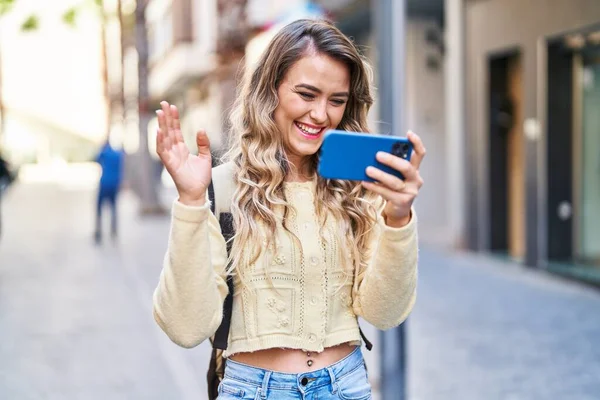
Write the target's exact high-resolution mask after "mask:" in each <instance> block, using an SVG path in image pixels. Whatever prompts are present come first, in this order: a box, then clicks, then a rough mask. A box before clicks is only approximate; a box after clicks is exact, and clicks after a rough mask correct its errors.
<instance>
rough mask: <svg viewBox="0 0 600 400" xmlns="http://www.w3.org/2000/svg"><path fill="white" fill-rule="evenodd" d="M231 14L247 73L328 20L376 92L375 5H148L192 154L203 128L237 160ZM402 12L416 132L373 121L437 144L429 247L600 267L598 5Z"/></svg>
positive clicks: (357, 0)
mask: <svg viewBox="0 0 600 400" xmlns="http://www.w3.org/2000/svg"><path fill="white" fill-rule="evenodd" d="M224 3H231V4H233V5H234V6H235V5H238V6H240V7H243V9H244V13H243V14H244V15H243V16H241V17H240V16H239V15H238V16H237V17H238V21H243V28H242V29H243V32H244V33H245V34H246V43H245V50H244V54H243V56H244V57H245V58H243V60H244V62H243V63H242V65H243V66H245V68H246V69H250V68H251V66H252V65H253V63H254V62H256V59H257V57H258V56H259V55H260V53H261V52H262V50H263V49H264V47H265V45H266V44H267V43H268V40H269V39H270V38H271V37H272V36H273V35H274V33H275V32H276V31H277V30H278V28H279V27H281V26H282V25H283V24H285V23H287V22H289V21H291V20H293V19H296V18H301V17H318V16H326V17H328V18H331V19H333V20H334V21H335V22H336V24H337V25H338V26H339V27H340V28H341V29H342V30H343V31H344V32H345V33H346V34H348V35H349V36H351V37H352V38H353V40H354V41H355V42H356V43H357V44H358V45H359V47H360V48H361V49H362V51H363V53H364V55H365V56H367V58H369V59H370V60H371V62H372V64H373V66H374V72H375V75H376V76H375V83H376V82H377V65H378V58H379V56H380V55H378V54H377V45H376V41H375V40H376V34H377V27H376V26H374V24H373V8H374V7H376V6H377V0H371V1H369V0H335V1H327V0H319V1H312V2H311V1H306V0H294V1H289V2H280V1H276V0H247V1H237V0H230V1H229V2H228V1H225V0H150V1H149V4H148V9H147V20H148V25H149V27H148V28H149V40H150V48H151V54H150V91H151V96H152V98H153V99H155V100H157V101H158V100H161V99H167V100H169V101H171V102H172V103H174V104H176V105H178V106H179V107H180V109H181V111H182V121H183V127H184V129H186V131H184V136H185V137H186V140H187V141H188V143H189V144H190V147H191V148H192V147H193V144H194V140H193V136H194V134H195V130H196V129H198V128H205V129H207V130H208V133H209V136H210V138H211V142H212V143H213V150H215V151H216V152H217V153H220V152H222V151H223V150H224V149H225V148H226V143H227V142H226V140H227V139H226V132H227V120H226V118H227V114H228V111H229V107H230V106H231V101H232V100H233V97H234V94H235V85H236V76H237V77H238V78H239V77H240V76H241V75H240V74H241V73H243V72H244V67H240V68H238V67H236V68H232V67H231V65H237V63H235V62H234V63H230V67H229V69H224V68H223V62H222V60H220V59H219V57H218V53H219V51H218V50H219V49H218V43H219V38H220V35H221V36H222V33H220V30H221V28H219V26H220V24H221V23H220V22H219V21H223V20H224V16H223V14H222V13H223V11H222V10H223V7H224ZM404 4H405V5H406V15H407V25H406V38H405V40H406V47H405V49H406V69H405V71H406V77H405V82H406V87H405V93H404V97H405V101H404V105H405V109H404V114H403V115H404V117H403V125H404V129H403V130H402V132H390V127H389V125H386V124H385V123H384V122H382V121H380V120H379V118H378V101H377V96H376V103H375V106H374V107H373V110H372V112H371V114H370V122H371V129H372V130H373V131H374V132H379V133H392V134H398V135H404V133H405V131H406V130H408V129H411V130H413V131H415V132H417V133H418V134H419V135H420V136H421V137H422V138H423V140H424V141H425V143H426V144H427V150H428V154H427V162H426V163H424V164H423V166H422V171H421V173H422V175H423V177H424V179H425V181H426V186H425V187H424V188H423V191H422V193H421V195H420V196H419V199H418V201H417V205H416V206H417V210H418V212H419V221H420V230H421V238H422V240H423V242H424V243H428V244H435V245H441V246H445V247H449V248H463V249H469V250H473V251H477V252H485V253H497V254H501V255H502V256H507V257H510V258H513V259H517V260H520V261H522V262H523V263H525V264H527V265H530V266H538V267H547V266H548V265H551V264H553V263H556V262H566V263H570V264H575V263H584V264H592V265H593V264H596V265H597V264H600V151H598V148H600V143H599V141H600V133H598V132H599V131H600V129H599V128H600V122H599V118H600V117H599V115H600V113H598V112H597V111H595V110H598V105H599V104H600V97H599V96H600V94H599V93H600V89H598V88H599V87H600V75H599V74H600V72H599V71H600V69H599V68H598V65H599V64H598V63H599V61H598V59H599V56H598V55H599V54H600V51H599V50H598V48H599V46H600V37H599V36H600V33H598V31H600V2H598V1H597V0H531V1H528V2H521V1H519V0H486V1H481V0H405V2H404ZM234 10H235V9H234ZM232 15H233V17H232ZM232 18H233V19H232ZM232 20H233V21H234V20H235V12H233V13H230V14H229V17H228V18H226V19H225V22H227V21H229V23H230V25H231V21H232ZM233 26H234V28H235V24H233ZM221 39H222V38H221ZM240 59H241V58H240ZM234 61H235V60H234ZM238 61H239V60H238ZM376 94H377V93H376Z"/></svg>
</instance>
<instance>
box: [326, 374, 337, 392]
mask: <svg viewBox="0 0 600 400" xmlns="http://www.w3.org/2000/svg"><path fill="white" fill-rule="evenodd" d="M327 372H329V379H330V380H331V394H336V393H337V391H338V384H337V382H336V380H335V374H334V373H333V369H332V368H331V367H327Z"/></svg>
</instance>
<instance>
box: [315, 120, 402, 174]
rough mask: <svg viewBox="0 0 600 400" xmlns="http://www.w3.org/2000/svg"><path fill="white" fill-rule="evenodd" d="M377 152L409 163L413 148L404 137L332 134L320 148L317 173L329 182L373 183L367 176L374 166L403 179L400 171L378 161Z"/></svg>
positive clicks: (332, 131)
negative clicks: (367, 170)
mask: <svg viewBox="0 0 600 400" xmlns="http://www.w3.org/2000/svg"><path fill="white" fill-rule="evenodd" d="M378 152H386V153H390V154H393V155H395V156H396V157H400V158H403V159H405V160H407V161H409V160H410V157H411V155H412V152H413V145H412V143H411V142H410V141H409V140H408V139H407V138H405V137H398V136H384V135H376V134H369V133H364V132H347V131H339V130H330V131H328V132H326V133H325V138H324V139H323V145H322V146H321V151H320V158H319V166H318V173H319V175H321V176H322V177H324V178H328V179H345V180H353V181H367V182H374V179H372V178H371V177H369V176H368V175H367V173H366V169H367V167H369V166H373V167H376V168H378V169H380V170H382V171H384V172H387V173H389V174H392V175H395V176H397V177H398V178H400V179H404V177H403V176H402V174H401V173H400V172H399V171H397V170H395V169H393V168H391V167H389V166H387V165H384V164H382V163H380V162H379V161H377V159H376V156H377V153H378Z"/></svg>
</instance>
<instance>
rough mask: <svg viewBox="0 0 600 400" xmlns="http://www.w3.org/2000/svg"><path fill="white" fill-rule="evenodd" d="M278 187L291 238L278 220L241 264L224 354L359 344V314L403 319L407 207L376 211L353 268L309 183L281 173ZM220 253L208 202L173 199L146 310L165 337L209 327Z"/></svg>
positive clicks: (408, 295)
mask: <svg viewBox="0 0 600 400" xmlns="http://www.w3.org/2000/svg"><path fill="white" fill-rule="evenodd" d="M232 176H233V174H232V166H231V165H230V164H225V165H222V166H219V167H217V168H215V169H214V171H213V182H217V181H218V182H219V184H220V185H222V186H226V189H225V190H222V192H227V193H233V188H234V181H233V178H232ZM284 190H285V194H286V199H287V201H288V202H289V204H290V205H291V206H292V209H293V210H295V212H291V213H289V215H288V218H291V220H288V221H287V223H286V226H288V228H290V230H291V232H292V233H293V234H294V235H295V236H296V237H297V239H298V240H295V239H294V238H293V237H292V236H291V235H290V233H289V232H287V231H286V230H284V229H283V228H282V227H281V226H278V230H277V233H276V241H275V243H276V245H275V246H271V247H270V248H266V249H263V251H262V253H261V255H260V256H259V258H258V259H257V261H256V262H255V263H254V264H253V265H250V266H244V267H243V268H249V270H247V271H249V274H247V275H245V276H248V279H246V282H245V285H242V284H241V282H240V281H239V278H237V279H234V285H235V289H234V296H233V313H232V318H231V329H230V333H229V341H228V349H227V350H226V351H225V352H224V356H225V357H227V356H229V355H231V354H235V353H238V352H252V351H257V350H261V349H268V348H273V347H279V348H293V349H303V350H307V351H313V352H321V351H323V350H324V349H325V348H327V347H330V346H334V345H337V344H340V343H345V342H349V343H351V344H360V333H359V328H358V321H357V316H360V317H362V318H363V319H365V320H366V321H368V322H369V323H371V324H373V325H374V326H375V327H377V328H379V329H388V328H391V327H395V326H397V325H399V324H401V323H402V322H403V321H404V320H405V319H406V317H407V316H408V315H409V313H410V311H411V309H412V307H413V304H414V302H415V297H416V287H417V258H418V247H417V229H416V228H417V221H416V214H415V213H414V210H413V212H412V217H411V220H410V222H409V223H408V224H407V225H406V226H404V227H401V228H392V227H388V226H387V225H385V222H384V221H383V217H381V216H380V217H379V218H378V221H377V222H376V224H375V226H374V229H372V230H371V232H370V238H369V242H370V245H369V249H370V250H369V253H370V256H369V261H368V266H367V268H366V270H365V271H364V272H363V273H361V274H354V276H352V275H351V274H348V273H346V272H344V270H343V269H342V265H343V262H342V261H345V260H344V259H343V258H344V257H349V254H350V250H347V249H345V248H343V240H342V239H343V238H341V237H339V235H340V230H339V228H337V226H336V225H335V221H331V220H332V218H328V219H327V220H328V223H327V224H326V226H325V228H324V229H320V226H319V225H318V224H317V223H316V218H315V207H316V206H318V204H315V198H314V193H315V183H314V182H307V183H285V189H284ZM256 234H257V235H261V233H260V232H256ZM226 262H227V250H226V243H225V239H224V238H223V236H222V234H221V230H220V227H219V223H218V221H217V218H216V217H215V216H214V215H213V214H212V212H211V211H210V208H209V204H205V205H204V206H200V207H190V206H186V205H183V204H181V203H179V202H178V201H175V202H174V203H173V207H172V222H171V230H170V234H169V242H168V248H167V252H166V255H165V258H164V263H163V269H162V272H161V274H160V278H159V282H158V286H157V287H156V289H155V292H154V298H153V306H154V307H153V310H154V311H153V312H154V318H155V320H156V322H157V323H158V325H159V326H160V328H161V329H162V330H163V331H164V332H165V333H166V334H167V335H168V337H169V338H170V339H171V340H172V341H173V342H175V343H177V344H178V345H180V346H182V347H188V348H189V347H194V346H196V345H198V344H200V343H202V342H203V341H204V340H206V339H208V338H210V337H212V336H213V335H214V333H215V332H216V330H217V328H218V327H219V325H220V323H221V320H222V318H223V302H224V299H225V297H226V295H227V292H228V288H227V284H226V272H225V270H226ZM267 263H269V265H267ZM238 267H239V266H238ZM267 273H268V274H269V276H268V277H267ZM349 275H350V276H349Z"/></svg>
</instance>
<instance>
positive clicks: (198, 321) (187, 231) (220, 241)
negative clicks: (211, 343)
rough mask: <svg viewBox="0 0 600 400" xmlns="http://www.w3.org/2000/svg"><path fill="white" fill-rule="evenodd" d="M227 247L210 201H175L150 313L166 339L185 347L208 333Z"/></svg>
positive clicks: (216, 317)
mask: <svg viewBox="0 0 600 400" xmlns="http://www.w3.org/2000/svg"><path fill="white" fill-rule="evenodd" d="M226 262H227V250H226V247H225V239H224V238H223V236H222V235H221V230H220V228H219V223H218V222H217V219H216V218H215V217H214V215H213V214H212V213H211V212H210V210H209V205H208V203H206V204H205V205H204V206H201V207H198V206H193V207H191V206H186V205H184V204H182V203H180V202H179V201H176V202H174V204H173V211H172V222H171V232H170V235H169V244H168V248H167V253H166V255H165V259H164V263H163V270H162V272H161V274H160V281H159V283H158V287H157V288H156V290H155V292H154V318H155V320H156V322H157V323H158V325H159V326H160V327H161V329H162V330H163V331H164V332H165V333H166V334H167V336H169V338H170V339H171V340H172V341H173V342H175V343H177V344H178V345H180V346H182V347H186V348H190V347H194V346H197V345H198V344H200V343H202V342H203V341H204V340H206V339H207V338H209V337H211V336H212V335H213V334H214V333H215V332H216V330H217V328H218V327H219V325H220V324H221V320H222V318H223V301H224V300H225V297H226V296H227V292H228V288H227V283H226V281H225V278H226V272H225V267H226Z"/></svg>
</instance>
